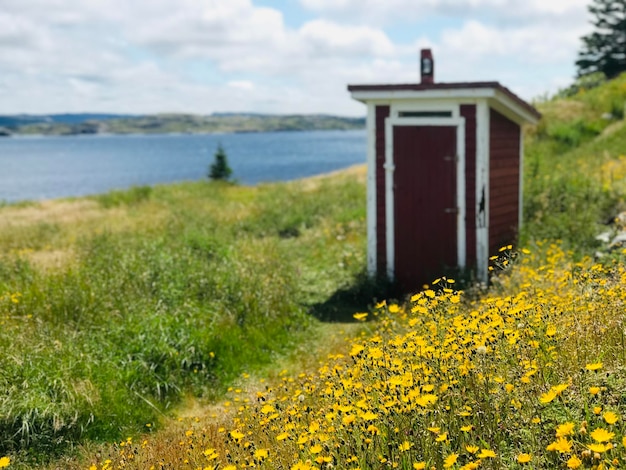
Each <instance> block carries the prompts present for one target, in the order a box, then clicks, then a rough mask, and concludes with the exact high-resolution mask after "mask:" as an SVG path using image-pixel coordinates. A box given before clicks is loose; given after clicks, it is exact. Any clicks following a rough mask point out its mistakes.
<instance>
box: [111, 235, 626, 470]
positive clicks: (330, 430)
mask: <svg viewBox="0 0 626 470" xmlns="http://www.w3.org/2000/svg"><path fill="white" fill-rule="evenodd" d="M536 250H537V251H538V252H542V256H541V257H538V256H536V255H529V256H520V257H519V258H518V259H517V260H516V267H515V269H513V270H512V271H511V272H510V273H509V275H508V276H501V277H500V278H499V279H498V282H497V285H495V286H494V287H493V288H492V289H491V291H490V294H489V295H488V296H484V297H479V298H477V299H474V300H472V299H471V298H470V297H471V296H469V295H466V294H464V293H462V292H458V291H456V290H454V285H455V284H454V283H453V282H451V281H450V280H443V279H442V280H441V281H439V282H438V283H437V284H436V285H434V286H433V287H432V289H428V290H425V291H424V292H421V293H418V294H416V295H414V296H413V297H412V298H411V301H410V302H409V303H407V304H406V305H398V304H387V303H383V304H381V305H379V308H378V310H376V311H375V312H372V313H371V315H372V316H375V317H377V321H374V322H370V323H368V324H367V325H368V326H370V328H371V329H372V331H371V334H368V335H363V336H359V337H358V338H356V339H355V340H354V341H353V342H352V344H350V345H349V346H348V347H347V348H346V351H345V354H334V355H331V356H329V357H328V358H326V360H325V361H324V362H323V364H322V365H321V367H320V368H319V370H317V371H315V372H313V373H306V374H301V375H299V376H297V377H291V378H289V377H282V378H281V380H280V381H279V383H278V384H276V385H275V386H274V387H273V388H271V389H267V390H265V391H263V392H258V393H257V394H256V397H255V398H244V399H241V398H240V397H237V398H236V400H235V401H236V403H237V410H236V413H235V415H234V416H233V417H232V419H231V420H229V421H227V422H226V424H222V425H220V427H218V426H217V425H215V426H214V425H212V424H211V423H207V422H202V421H200V422H198V423H196V424H195V428H193V430H191V429H190V430H189V431H188V432H187V433H185V435H184V436H183V437H182V438H181V439H180V442H179V449H184V451H183V453H181V452H178V454H177V455H178V457H177V458H178V462H179V464H178V465H177V468H192V469H201V470H206V469H216V468H218V467H219V468H220V469H224V468H226V469H228V470H235V469H243V468H250V467H255V468H267V469H275V468H284V469H292V470H302V469H327V468H328V469H330V468H341V469H363V470H365V469H377V468H400V469H440V468H453V469H465V470H467V469H474V468H479V467H480V468H521V467H527V468H571V469H575V468H595V469H600V468H617V467H618V466H620V465H624V464H625V463H626V432H625V431H626V427H625V426H624V416H626V403H625V402H624V400H623V392H624V390H626V377H625V376H624V373H623V368H622V367H621V366H620V364H621V363H622V361H623V359H624V358H625V357H626V346H625V344H626V340H625V335H626V333H625V332H624V327H623V322H624V313H625V312H626V309H625V307H626V270H625V269H624V267H623V266H622V265H621V264H617V263H616V264H615V265H611V266H608V267H607V266H601V265H598V264H594V263H593V261H592V260H590V259H584V260H582V261H579V262H574V261H572V260H571V257H570V256H569V255H568V253H566V252H564V251H563V250H562V249H560V248H559V247H558V246H554V245H553V246H538V247H537V248H536ZM538 259H541V260H547V263H544V264H541V265H540V264H538V261H537V260H538ZM356 318H357V319H359V320H365V319H366V315H363V314H357V316H356ZM600 359H601V360H600ZM132 445H133V444H132V443H127V445H126V447H124V448H119V451H124V452H126V454H125V455H128V452H130V449H129V446H132ZM160 445H162V444H160ZM150 446H151V444H148V447H149V448H150ZM155 446H156V444H155ZM155 446H153V447H152V452H154V451H155V449H156V448H157V447H155ZM133 454H134V457H133V458H134V460H135V461H137V462H138V463H137V467H133V468H140V466H141V465H143V466H144V468H149V467H150V465H156V464H157V463H159V462H160V463H161V464H165V463H167V462H172V461H173V459H171V460H168V459H167V458H166V456H164V455H160V456H158V457H155V458H153V459H152V460H151V461H150V459H148V458H147V457H145V456H146V455H150V454H149V453H148V454H146V449H144V448H143V447H141V448H140V447H139V446H135V447H134V449H133ZM142 455H143V457H142ZM152 455H153V454H152ZM181 455H182V456H181ZM153 456H154V455H153ZM109 457H110V458H112V459H113V465H114V466H115V465H118V464H116V459H117V462H119V461H120V460H119V459H120V457H119V455H117V456H116V455H113V456H109ZM142 459H143V460H142ZM181 462H182V464H184V465H181V464H180V463H181ZM124 465H125V466H126V468H128V465H129V460H128V459H126V460H125V461H124ZM114 468H117V467H114ZM156 468H158V466H157V467H156Z"/></svg>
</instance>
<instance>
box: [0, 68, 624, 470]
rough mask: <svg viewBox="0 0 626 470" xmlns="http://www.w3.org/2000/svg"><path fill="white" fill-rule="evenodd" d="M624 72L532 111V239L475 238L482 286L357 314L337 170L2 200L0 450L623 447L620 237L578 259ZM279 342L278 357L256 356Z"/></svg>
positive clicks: (578, 451) (133, 460)
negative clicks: (258, 180) (483, 251)
mask: <svg viewBox="0 0 626 470" xmlns="http://www.w3.org/2000/svg"><path fill="white" fill-rule="evenodd" d="M625 82H626V79H622V78H620V79H618V80H616V81H613V82H610V83H609V84H607V85H603V86H602V87H600V88H598V89H595V90H591V91H585V92H583V93H580V92H579V93H578V94H575V95H574V96H573V97H570V98H567V99H557V100H553V101H550V102H546V103H543V104H542V105H541V106H542V111H543V112H544V115H545V116H546V120H545V121H544V122H543V123H542V124H540V125H539V126H538V127H537V128H534V129H528V130H527V133H526V150H527V155H526V174H525V201H524V210H525V212H524V213H525V219H526V220H525V222H526V224H525V231H524V233H523V234H522V244H523V245H522V246H524V247H526V248H530V252H529V251H528V250H527V249H526V248H524V249H523V250H521V252H520V253H519V254H515V253H511V252H510V251H509V250H508V249H504V250H503V251H502V252H501V253H500V254H499V255H498V256H496V257H495V258H494V259H493V260H492V261H493V272H492V275H493V277H492V283H491V287H490V288H489V290H488V291H481V292H475V291H474V290H473V289H472V288H471V286H468V287H469V289H467V293H466V292H464V291H463V289H464V286H461V285H460V284H459V283H455V282H453V280H451V279H445V278H442V279H440V280H439V281H438V282H434V283H433V286H432V287H431V289H428V290H426V291H424V292H421V293H417V294H415V295H414V296H413V297H412V298H411V299H410V300H408V299H407V301H406V302H398V303H394V302H392V301H389V302H381V303H379V305H378V306H377V308H375V309H371V308H369V306H368V305H367V303H368V301H371V299H372V298H373V296H374V295H375V294H376V293H377V290H376V289H377V286H376V285H372V284H369V283H368V282H366V281H365V279H364V277H363V268H364V264H365V243H364V236H365V220H364V207H365V194H364V183H363V179H362V178H361V179H360V180H357V179H355V178H354V177H353V176H350V175H348V176H345V175H344V176H341V175H338V176H335V177H334V178H329V179H323V180H313V181H309V182H307V183H302V182H300V183H296V184H286V185H285V184H280V185H264V186H260V187H256V188H245V187H238V186H233V185H228V184H207V183H203V184H185V185H173V186H163V187H156V188H154V189H152V190H149V191H143V190H141V189H133V190H131V191H129V192H128V193H119V194H117V193H113V194H110V195H107V196H103V197H98V198H95V199H93V200H91V201H67V202H63V203H60V204H62V206H61V208H57V209H56V211H52V210H51V209H52V208H49V209H50V210H47V211H39V208H37V207H36V206H35V207H22V208H12V207H10V206H9V207H4V208H3V209H2V210H3V211H4V215H5V216H6V217H5V218H4V220H10V221H12V222H9V223H5V225H0V241H2V246H3V251H4V253H5V254H4V256H3V258H2V263H1V264H0V280H1V282H2V285H1V286H0V292H3V294H2V297H1V300H0V302H1V309H2V310H1V311H3V312H6V314H5V317H4V318H3V320H2V321H3V325H2V326H3V328H2V330H0V339H1V341H0V345H2V346H1V347H3V348H4V350H3V351H2V355H0V361H2V363H1V364H0V371H2V372H0V373H1V374H2V380H3V381H4V382H3V383H4V385H3V387H4V389H5V390H8V392H7V394H6V396H5V399H4V401H2V402H1V403H0V417H1V419H2V420H3V421H2V423H3V424H2V426H4V427H3V428H2V429H0V433H2V435H3V436H7V437H9V438H8V439H5V440H3V441H2V445H3V446H4V447H2V450H0V455H3V454H7V455H8V454H9V453H10V455H11V456H12V458H13V460H14V463H12V465H13V466H16V467H17V468H20V467H23V468H27V467H28V466H33V465H35V463H36V459H37V458H40V457H42V456H43V455H45V454H48V455H47V457H50V456H54V455H55V453H56V454H57V455H58V453H59V452H63V453H65V456H64V457H60V459H59V460H55V461H54V462H53V464H52V465H53V466H62V467H64V468H93V469H96V470H102V469H109V468H137V469H144V468H190V469H198V468H201V469H206V468H209V469H215V468H220V469H227V470H236V469H240V468H247V467H251V466H255V467H258V468H268V469H273V468H288V469H312V468H315V469H326V468H331V467H333V468H346V469H348V468H354V469H356V468H360V469H366V468H368V469H369V468H374V469H376V468H401V469H419V468H456V469H461V468H462V469H471V468H477V467H478V466H480V467H481V468H493V469H495V468H524V467H527V468H596V469H599V468H617V467H618V466H620V465H623V464H624V462H626V447H625V446H626V428H624V425H623V423H624V420H625V419H626V403H625V402H624V400H623V396H624V392H625V391H626V376H625V375H624V370H623V361H624V358H625V357H626V346H625V345H626V339H625V338H624V331H623V322H624V313H623V312H624V305H625V302H626V297H625V295H624V292H626V289H625V288H626V272H625V271H624V267H623V266H624V261H626V253H625V252H624V251H621V250H614V251H613V252H611V253H610V254H607V255H605V256H604V257H603V258H602V262H601V263H599V262H598V261H597V260H594V259H593V257H591V256H590V255H592V254H593V253H594V252H595V250H596V249H597V248H598V243H599V242H598V241H597V240H595V235H597V234H598V233H599V232H600V231H602V230H603V229H605V228H606V227H605V225H604V224H606V223H608V222H610V221H611V220H612V219H613V218H614V216H615V215H616V214H617V212H618V211H619V210H620V209H621V208H622V207H623V206H621V204H622V202H621V201H623V200H624V194H625V192H626V158H625V157H624V156H623V154H622V149H623V148H626V131H625V130H624V127H623V124H622V123H618V122H610V121H608V120H605V119H603V118H602V114H603V113H606V112H609V111H611V110H613V111H615V110H616V107H617V104H616V103H618V102H619V101H620V100H623V99H624V92H625V90H626V86H624V83H625ZM607 110H608V111H607ZM53 207H54V206H53ZM78 208H80V211H81V213H83V214H84V216H81V217H76V216H74V215H73V213H72V210H73V209H76V210H78ZM45 214H48V216H46V215H45ZM44 253H55V254H57V255H59V254H61V253H63V254H64V255H62V256H61V255H59V256H57V258H58V259H60V261H56V262H55V263H51V262H50V261H49V260H48V261H47V262H46V256H45V255H42V254H44ZM57 258H55V259H57ZM357 312H360V313H359V314H357V315H356V317H355V318H358V319H361V320H364V319H374V321H367V322H364V323H363V324H362V325H361V327H358V326H357V327H352V328H351V329H350V330H347V331H346V333H345V336H346V337H345V339H344V341H343V342H342V341H338V340H337V338H338V336H339V337H343V336H344V334H341V335H337V331H338V329H339V327H337V326H335V325H334V324H327V325H326V326H325V327H324V326H320V323H319V322H317V320H316V318H317V319H323V320H326V321H332V320H337V319H342V320H346V319H348V318H351V317H352V316H353V315H354V314H355V313H357ZM342 328H343V327H342ZM330 332H334V333H335V335H334V336H333V338H335V339H334V340H333V342H332V345H329V346H327V348H326V349H325V348H324V347H323V346H324V344H325V343H324V341H323V337H325V336H326V335H328V334H329V333H330ZM311 337H312V338H311ZM316 338H317V339H316ZM319 348H321V349H319ZM289 353H291V354H292V356H291V358H292V359H291V361H292V363H293V364H296V366H295V367H293V368H292V373H289V372H276V371H274V372H272V371H273V370H274V368H276V367H278V369H282V368H283V367H282V365H280V364H281V362H280V361H281V359H280V358H281V357H284V355H285V354H289ZM294 355H295V356H294ZM316 359H319V362H318V361H316ZM313 364H315V366H314V365H313ZM244 372H245V373H244ZM249 373H252V377H250V375H249ZM242 381H243V382H242ZM14 384H19V386H16V385H14ZM224 394H226V395H225V398H224ZM220 398H221V399H220ZM215 399H218V401H217V402H213V403H214V404H213V405H211V406H209V407H207V406H205V405H204V403H205V401H204V400H209V401H211V400H215ZM177 415H178V416H180V420H174V421H172V420H171V417H172V416H177ZM148 425H149V426H148ZM155 428H161V430H155ZM100 441H109V444H99V442H100ZM110 442H115V443H113V444H110ZM72 448H75V449H76V454H77V456H76V457H72V455H73V453H72V452H71V449H72ZM59 462H61V463H59ZM0 463H2V462H1V461H0Z"/></svg>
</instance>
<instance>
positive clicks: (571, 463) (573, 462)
mask: <svg viewBox="0 0 626 470" xmlns="http://www.w3.org/2000/svg"><path fill="white" fill-rule="evenodd" d="M582 464H583V462H582V460H580V459H579V458H578V457H576V456H575V455H572V456H571V457H570V459H569V460H568V461H567V468H572V469H576V468H578V467H580V466H581V465H582Z"/></svg>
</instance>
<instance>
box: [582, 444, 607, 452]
mask: <svg viewBox="0 0 626 470" xmlns="http://www.w3.org/2000/svg"><path fill="white" fill-rule="evenodd" d="M612 448H613V446H611V445H610V444H589V445H588V446H587V449H589V450H590V451H592V452H598V453H599V454H601V453H602V452H606V451H607V450H609V449H612Z"/></svg>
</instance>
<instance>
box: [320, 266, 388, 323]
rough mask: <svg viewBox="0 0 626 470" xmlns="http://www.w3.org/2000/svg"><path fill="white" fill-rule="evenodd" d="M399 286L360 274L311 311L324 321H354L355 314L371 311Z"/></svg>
mask: <svg viewBox="0 0 626 470" xmlns="http://www.w3.org/2000/svg"><path fill="white" fill-rule="evenodd" d="M397 293H398V292H397V286H395V285H394V284H391V283H389V282H388V281H386V280H385V279H370V278H369V277H368V276H367V274H366V273H361V274H359V275H358V276H357V277H356V279H355V280H354V282H352V283H351V284H350V285H349V286H346V287H344V288H341V289H338V290H337V291H335V292H334V293H333V294H332V295H331V296H330V297H328V298H327V299H326V300H325V301H323V302H318V303H316V304H312V305H310V306H309V313H310V314H311V315H312V316H313V317H315V318H317V319H318V320H320V321H322V322H328V323H352V322H355V321H356V320H355V319H354V316H353V315H354V314H355V313H359V312H369V311H371V310H372V309H373V308H374V306H375V305H376V303H377V302H379V301H381V300H383V299H390V298H393V297H394V296H395V294H397Z"/></svg>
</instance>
